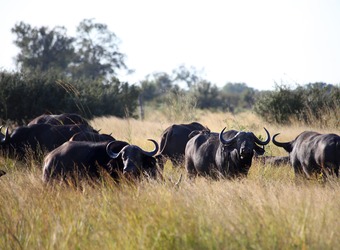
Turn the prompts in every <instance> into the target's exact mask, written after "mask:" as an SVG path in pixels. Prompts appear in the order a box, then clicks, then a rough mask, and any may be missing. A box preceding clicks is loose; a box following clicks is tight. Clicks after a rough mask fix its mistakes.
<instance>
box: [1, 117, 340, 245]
mask: <svg viewBox="0 0 340 250" xmlns="http://www.w3.org/2000/svg"><path fill="white" fill-rule="evenodd" d="M199 114H200V115H199V116H198V119H197V120H198V121H199V122H201V123H203V124H204V125H206V126H208V127H209V128H210V129H211V130H212V131H216V132H219V131H220V130H222V129H223V128H224V127H227V128H228V129H244V130H250V131H253V132H254V133H255V134H256V135H257V136H265V133H264V130H263V127H266V128H267V129H268V130H269V132H270V133H271V134H274V133H278V132H281V135H280V136H279V138H280V139H282V140H283V141H285V140H290V139H293V137H295V136H296V135H297V134H299V133H300V132H302V131H303V130H304V129H306V127H299V126H297V125H296V126H292V127H278V126H277V125H272V124H265V123H264V122H263V121H261V120H260V119H258V118H257V117H256V116H254V115H253V114H251V113H244V114H240V115H236V116H234V115H231V114H224V113H214V114H213V113H208V112H199ZM158 118H159V119H149V118H148V119H147V120H145V121H139V120H134V119H129V120H126V119H118V118H113V117H104V118H96V119H94V120H92V121H91V124H92V125H93V126H94V127H95V128H97V129H101V132H103V133H111V132H112V135H113V136H114V137H115V138H116V139H120V140H127V141H129V142H130V143H133V144H137V145H139V146H140V147H142V148H144V149H146V150H148V149H152V147H153V145H152V143H150V142H148V141H147V140H146V139H147V138H151V139H156V140H158V138H159V137H160V134H161V132H162V131H163V129H165V128H166V127H167V126H169V125H170V124H171V123H170V122H169V121H167V119H166V117H164V116H162V115H161V114H158ZM180 122H181V121H180ZM308 129H313V128H308ZM330 130H332V131H334V129H333V128H331V129H325V130H322V131H320V132H323V131H330ZM266 149H267V154H268V155H285V154H286V153H285V152H284V151H282V150H281V149H279V148H277V147H275V146H274V145H272V143H270V144H269V146H268V147H266ZM0 169H4V170H5V171H6V172H7V174H6V175H4V176H2V177H1V178H0V190H1V192H0V204H1V205H0V249H337V247H338V246H339V244H340V223H339V219H338V211H339V209H340V194H339V188H340V182H339V181H338V180H334V179H332V180H330V181H328V182H326V183H319V182H318V181H317V180H315V181H304V180H301V181H297V180H296V179H295V178H294V174H293V171H292V169H291V167H290V166H288V165H283V166H281V167H273V166H264V165H263V163H262V162H261V161H258V160H254V162H253V165H252V167H251V169H250V173H249V176H248V178H247V179H242V180H223V179H221V180H218V181H213V180H210V179H207V178H196V179H188V178H187V176H186V172H185V170H184V169H183V168H173V167H172V165H171V163H170V162H167V163H166V165H165V169H164V178H165V180H164V181H159V180H148V179H146V178H145V179H143V180H141V181H140V182H137V183H131V182H127V181H123V182H122V183H120V184H119V185H117V184H115V183H114V182H112V181H111V180H110V179H109V178H107V177H104V178H103V179H101V180H100V181H97V182H95V183H87V182H83V183H81V185H80V186H79V187H72V186H66V185H63V184H56V185H53V186H50V185H46V184H44V183H42V181H41V174H42V170H41V169H42V166H41V164H37V163H36V162H35V161H29V162H28V163H27V164H22V163H20V162H18V161H15V160H11V159H8V158H7V157H6V156H4V157H1V158H0ZM180 175H182V176H183V178H182V180H181V182H180V183H179V185H178V186H175V184H174V183H175V182H176V181H177V180H178V179H179V177H180Z"/></svg>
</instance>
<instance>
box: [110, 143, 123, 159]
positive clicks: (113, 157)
mask: <svg viewBox="0 0 340 250" xmlns="http://www.w3.org/2000/svg"><path fill="white" fill-rule="evenodd" d="M112 143H115V141H111V142H109V143H108V144H107V145H106V153H107V154H108V156H109V157H110V158H112V159H117V158H118V156H119V155H120V152H121V151H122V150H120V151H119V152H118V153H115V152H113V151H112V150H111V149H110V147H111V145H112Z"/></svg>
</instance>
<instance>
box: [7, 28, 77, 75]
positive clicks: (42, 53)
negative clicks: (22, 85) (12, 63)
mask: <svg viewBox="0 0 340 250" xmlns="http://www.w3.org/2000/svg"><path fill="white" fill-rule="evenodd" d="M12 33H14V34H15V35H16V36H17V38H16V40H15V41H14V43H15V44H16V45H17V46H18V48H19V49H20V53H19V54H18V55H17V57H16V62H17V63H18V65H19V67H20V68H21V69H23V70H25V71H37V70H40V71H42V72H44V71H48V70H51V69H53V70H55V71H57V72H62V71H65V72H67V69H68V67H69V65H70V64H71V63H72V62H73V61H74V59H75V57H76V53H75V48H74V45H73V43H74V41H75V39H74V38H73V37H68V36H67V35H66V29H65V28H64V27H55V28H53V29H52V30H50V29H49V28H48V27H40V28H32V27H31V26H30V25H29V24H25V23H24V22H20V23H19V24H17V25H15V26H14V28H12Z"/></svg>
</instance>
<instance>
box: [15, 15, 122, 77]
mask: <svg viewBox="0 0 340 250" xmlns="http://www.w3.org/2000/svg"><path fill="white" fill-rule="evenodd" d="M66 31H67V30H66V28H64V27H59V26H57V27H55V28H53V29H52V30H50V29H49V28H48V27H40V28H36V27H35V28H32V27H31V26H30V25H29V24H25V23H24V22H20V23H19V24H17V25H15V26H14V28H13V29H12V32H13V33H14V34H16V36H17V38H16V39H15V40H14V43H15V44H16V45H17V46H18V47H19V49H20V53H19V54H18V55H17V57H16V62H17V64H18V65H19V69H23V70H25V71H29V72H32V71H35V70H38V71H40V72H47V71H51V70H53V71H54V72H59V73H60V74H62V75H64V76H71V77H72V78H73V79H79V78H86V79H92V80H93V79H97V78H98V79H102V80H106V81H109V79H110V77H112V76H116V75H117V70H119V69H127V67H126V65H125V63H124V59H125V55H124V54H122V53H120V52H119V48H118V44H119V39H118V38H117V36H116V35H115V34H114V33H113V32H111V31H109V30H108V27H107V25H105V24H101V23H94V22H93V20H92V19H85V20H83V21H82V22H80V24H79V26H78V27H77V36H76V37H69V36H67V34H66Z"/></svg>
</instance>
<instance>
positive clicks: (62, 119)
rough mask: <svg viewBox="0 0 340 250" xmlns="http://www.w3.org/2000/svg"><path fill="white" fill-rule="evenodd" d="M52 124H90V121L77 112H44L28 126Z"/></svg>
mask: <svg viewBox="0 0 340 250" xmlns="http://www.w3.org/2000/svg"><path fill="white" fill-rule="evenodd" d="M41 123H45V124H51V125H73V124H84V125H87V126H89V123H88V121H87V120H86V119H85V118H83V117H82V116H81V115H78V114H75V113H63V114H58V115H54V114H43V115H40V116H38V117H36V118H34V119H33V120H32V121H30V122H29V123H28V126H30V125H34V124H41Z"/></svg>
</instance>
